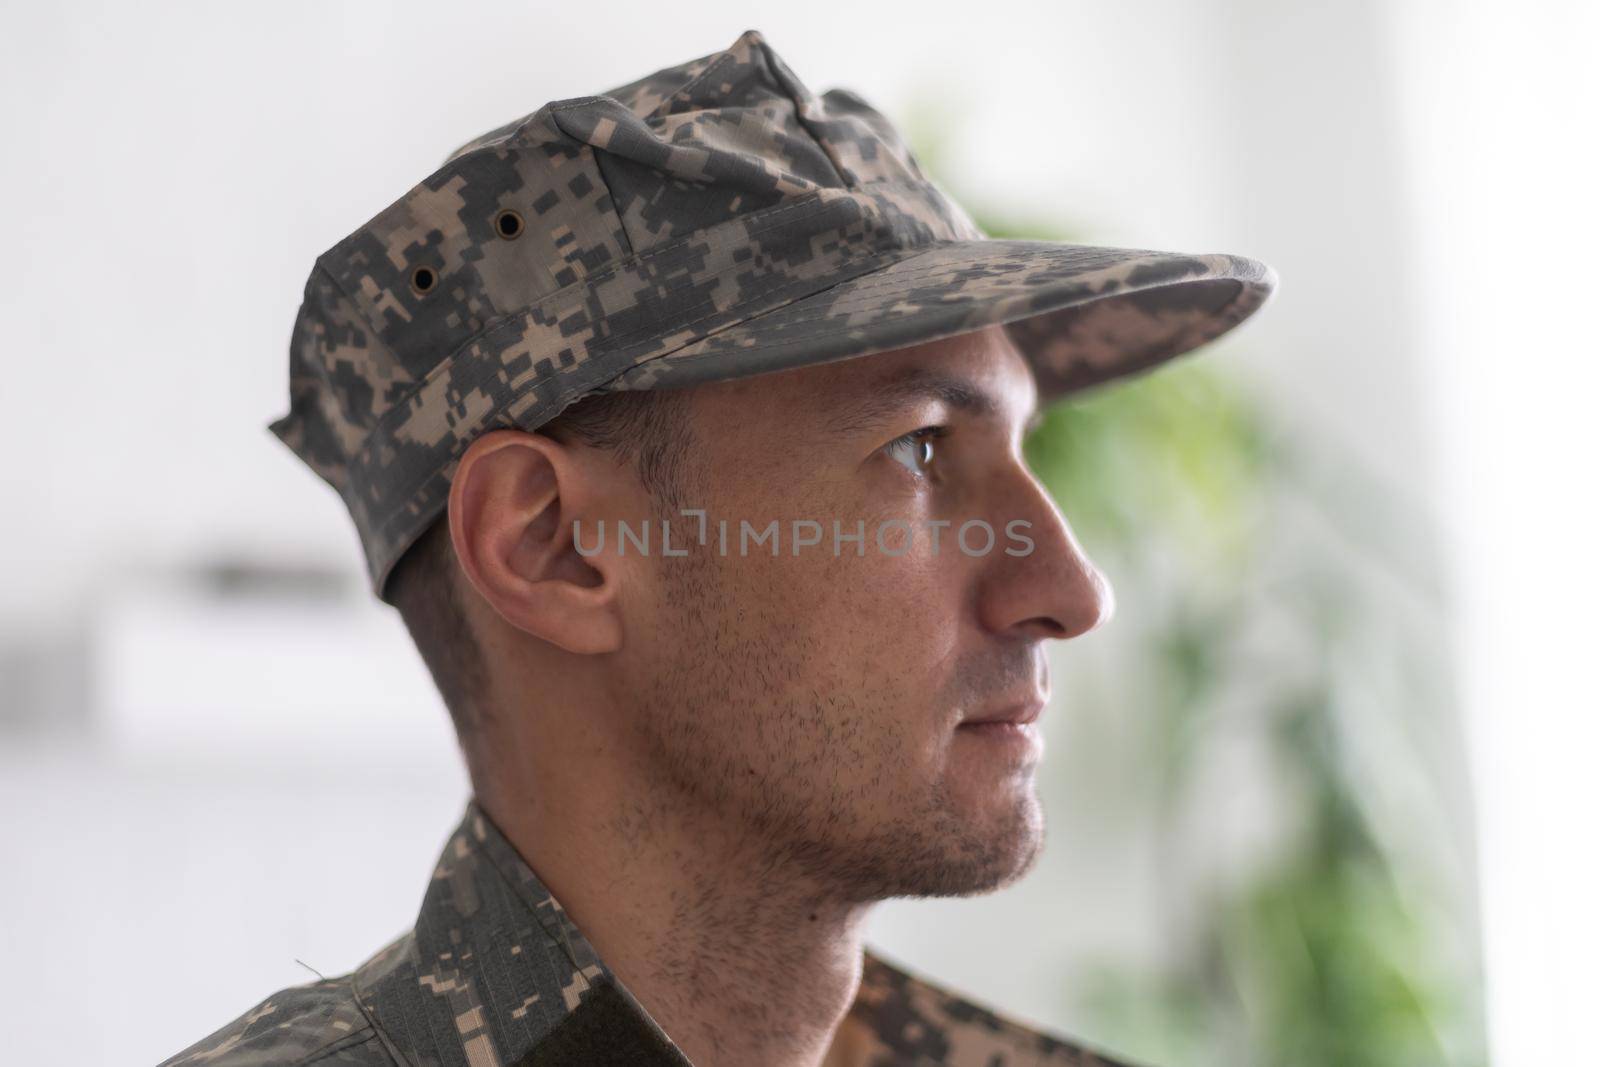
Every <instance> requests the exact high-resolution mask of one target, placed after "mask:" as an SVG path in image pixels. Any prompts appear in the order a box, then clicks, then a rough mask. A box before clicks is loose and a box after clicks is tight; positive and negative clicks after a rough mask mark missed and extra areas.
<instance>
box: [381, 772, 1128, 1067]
mask: <svg viewBox="0 0 1600 1067" xmlns="http://www.w3.org/2000/svg"><path fill="white" fill-rule="evenodd" d="M862 964H863V966H862V978H861V987H860V991H859V992H858V994H857V996H856V999H855V1002H854V1003H853V1004H852V1006H851V1008H850V1011H849V1013H848V1014H847V1016H846V1017H845V1019H844V1021H843V1022H842V1023H841V1024H840V1026H839V1028H838V1031H837V1032H836V1034H835V1037H834V1041H833V1044H832V1046H831V1047H830V1050H829V1053H828V1056H827V1058H826V1059H825V1060H824V1065H825V1067H867V1065H869V1064H870V1065H874V1067H876V1065H883V1064H902V1063H904V1064H911V1063H915V1064H922V1065H930V1067H931V1065H942V1067H966V1065H969V1064H970V1065H973V1067H978V1065H989V1064H1006V1065H1017V1067H1021V1065H1030V1067H1032V1065H1038V1067H1052V1065H1063V1067H1064V1065H1068V1064H1071V1065H1077V1067H1099V1065H1105V1067H1114V1065H1113V1064H1112V1062H1111V1061H1109V1060H1105V1059H1101V1058H1098V1057H1096V1056H1093V1055H1091V1054H1089V1053H1087V1052H1085V1051H1084V1050H1082V1049H1081V1048H1079V1047H1077V1046H1075V1045H1073V1044H1071V1043H1069V1042H1066V1041H1064V1040H1062V1039H1060V1038H1058V1037H1056V1036H1054V1035H1051V1034H1047V1033H1044V1032H1042V1031H1038V1030H1033V1029H1029V1028H1028V1027H1025V1026H1022V1025H1021V1024H1019V1023H1016V1022H1014V1021H1012V1020H1010V1019H1007V1018H1004V1017H1002V1016H999V1015H996V1014H994V1013H993V1012H990V1011H988V1010H987V1009H985V1008H982V1007H980V1006H978V1005H976V1004H974V1003H972V1002H970V1001H967V1000H965V999H963V998H961V997H959V996H956V995H955V994H953V993H951V992H949V991H947V990H944V989H942V988H940V987H938V986H936V985H934V984H933V983H931V982H928V981H925V980H923V979H920V978H917V977H914V976H912V975H911V974H910V973H909V972H907V971H905V970H903V969H901V968H899V967H896V966H893V965H891V964H889V963H888V962H887V961H886V960H884V959H883V958H882V957H881V956H879V955H878V954H877V953H875V952H874V951H872V950H870V949H867V950H864V952H863V961H862ZM353 987H354V992H355V996H356V999H357V1000H358V1001H359V1003H360V1004H361V1007H362V1008H363V1010H364V1011H365V1012H366V1013H367V1015H368V1016H369V1017H370V1018H371V1020H372V1023H373V1026H374V1028H375V1029H376V1030H377V1031H378V1034H379V1037H380V1039H381V1040H383V1041H384V1043H385V1044H386V1045H388V1047H389V1051H390V1053H391V1054H392V1055H394V1056H395V1057H396V1059H397V1060H399V1062H401V1063H403V1064H408V1065H412V1067H421V1065H424V1064H426V1065H428V1067H433V1065H438V1067H556V1065H566V1064H570V1065H576V1064H580V1063H582V1064H590V1063H613V1062H614V1063H628V1064H635V1065H638V1067H657V1065H660V1067H666V1065H671V1067H690V1065H689V1060H688V1059H687V1058H686V1057H685V1056H684V1054H683V1053H682V1051H681V1050H679V1049H678V1047H677V1046H676V1045H675V1044H673V1042H672V1040H671V1038H669V1037H668V1036H667V1034H666V1033H665V1032H664V1031H663V1030H662V1029H661V1027H660V1026H659V1025H658V1024H657V1023H656V1021H655V1020H654V1019H653V1018H651V1016H650V1013H649V1012H648V1011H646V1010H645V1008H644V1007H643V1006H642V1005H641V1004H639V1002H638V1001H637V1000H636V999H635V998H634V996H633V994H632V993H630V992H629V991H628V990H627V988H626V987H624V986H623V984H622V982H621V981H620V980H619V979H618V978H617V976H616V975H615V974H613V973H612V972H611V970H610V968H608V967H607V966H606V964H605V963H604V961H602V960H601V959H600V958H599V957H598V955H597V954H596V953H595V950H594V947H593V946H592V945H590V944H589V941H588V939H587V938H585V937H584V936H583V933H582V932H581V931H580V930H579V929H578V928H577V926H575V925H574V924H573V922H572V921H571V919H569V918H568V917H567V914H566V912H565V911H564V910H563V909H562V907H561V904H560V903H559V902H558V901H557V900H556V899H555V897H554V896H553V895H552V894H551V892H550V891H549V890H548V889H547V888H546V887H545V886H544V884H543V883H542V882H540V881H539V878H538V876H537V875H535V874H534V872H533V870H532V868H531V867H529V865H528V864H527V862H525V861H524V860H523V858H522V856H521V855H520V854H518V852H517V850H516V849H515V848H514V847H513V846H512V845H511V843H510V841H509V840H507V839H506V837H505V835H504V834H503V833H502V832H501V831H500V830H499V828H497V827H496V826H495V824H494V823H493V822H492V821H491V820H490V819H489V817H488V815H487V814H486V813H485V812H484V811H483V809H482V808H481V807H480V806H479V805H478V803H477V801H476V799H473V800H469V801H468V802H467V808H466V813H465V815H464V816H463V817H462V820H461V822H460V824H459V825H458V826H457V827H456V829H455V831H454V832H453V833H452V834H451V836H450V839H449V841H448V842H446V844H445V847H444V850H443V852H441V853H440V855H439V860H438V863H437V865H436V866H435V867H434V871H433V878H432V881H431V883H430V884H429V886H428V890H427V893H426V895H425V896H424V898H423V903H422V909H421V912H420V913H419V915H418V917H417V922H416V925H415V927H414V928H413V929H411V930H410V931H408V932H406V933H405V934H403V935H402V936H400V937H399V938H396V939H395V940H394V941H393V942H391V943H390V944H389V945H387V946H385V947H384V948H383V949H381V950H380V951H379V952H378V953H376V954H375V955H374V956H373V957H372V958H371V959H369V960H367V962H365V963H363V964H362V965H361V966H360V967H359V968H357V969H356V971H355V973H354V975H353Z"/></svg>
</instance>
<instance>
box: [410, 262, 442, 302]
mask: <svg viewBox="0 0 1600 1067" xmlns="http://www.w3.org/2000/svg"><path fill="white" fill-rule="evenodd" d="M438 280H439V276H438V275H437V274H435V273H434V272H433V268H432V267H418V268H417V269H416V270H414V271H412V272H411V288H412V289H413V290H415V291H416V294H417V295H418V296H423V295H424V294H426V293H427V292H428V290H430V289H432V288H433V287H434V285H435V284H437V282H438Z"/></svg>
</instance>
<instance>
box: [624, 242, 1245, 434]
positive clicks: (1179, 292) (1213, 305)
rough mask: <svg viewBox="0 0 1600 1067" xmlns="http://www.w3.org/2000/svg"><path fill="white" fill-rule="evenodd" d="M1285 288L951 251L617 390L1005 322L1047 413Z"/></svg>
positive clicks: (1069, 260)
mask: <svg viewBox="0 0 1600 1067" xmlns="http://www.w3.org/2000/svg"><path fill="white" fill-rule="evenodd" d="M1276 286H1277V275H1276V273H1275V272H1274V271H1273V270H1272V268H1271V267H1269V266H1267V265H1266V264H1264V263H1260V262H1257V261H1255V260H1252V259H1246V258H1244V257H1242V256H1232V255H1220V254H1218V255H1185V254H1180V253H1172V252H1158V251H1151V250H1148V249H1127V248H1100V247H1094V246H1088V245H1070V244H1061V243H1056V242H1049V241H1011V240H982V241H961V242H951V243H946V244H939V245H936V246H934V247H932V248H929V249H926V250H924V251H921V252H916V253H912V254H909V255H907V256H906V257H904V258H901V259H898V260H896V261H895V262H893V263H890V264H889V265H887V266H884V267H881V268H878V269H877V270H874V271H871V272H869V273H866V274H862V275H859V276H857V277H854V278H851V279H849V280H847V281H843V282H840V283H839V284H837V285H834V286H831V287H829V288H827V289H824V290H822V291H820V292H816V293H812V294H811V295H809V296H805V297H802V298H800V299H798V300H795V301H793V302H792V303H789V304H786V305H784V306H782V307H780V308H776V309H774V310H772V311H769V312H766V313H765V314H762V315H758V316H755V317H753V318H749V319H746V320H744V321H742V322H739V323H736V324H734V325H731V326H728V327H726V328H724V329H721V330H718V331H717V332H716V333H713V334H710V335H708V336H706V337H703V338H701V339H699V340H697V341H695V342H693V343H691V344H689V345H687V346H685V347H683V348H680V349H678V350H676V351H674V352H672V353H669V354H667V355H663V356H660V357H657V358H654V359H650V360H647V361H645V362H643V363H640V364H638V365H637V366H635V367H633V368H631V369H629V370H628V371H626V372H625V373H623V374H622V375H620V376H619V377H618V378H616V379H613V380H612V381H611V382H609V383H607V385H606V386H604V387H603V388H604V389H605V390H607V391H610V390H630V389H655V388H673V387H678V386H685V385H692V384H696V383H699V382H705V381H714V380H718V379H724V378H739V377H745V376H748V375H753V374H765V373H769V372H772V371H778V370H785V369H787V368H790V367H798V366H804V365H807V364H812V363H823V362H829V361H832V360H838V359H849V358H853V357H857V356H864V355H869V354H872V353H877V352H887V351H892V350H894V349H899V348H904V347H907V346H910V345H914V344H919V343H922V342H925V341H934V340H938V339H940V338H943V337H950V336H954V335H956V334H961V333H967V332H970V331H972V330H977V329H981V328H983V327H985V326H992V325H996V324H1004V325H1006V326H1007V328H1008V330H1009V331H1010V333H1011V335H1012V337H1013V338H1014V339H1015V340H1016V342H1017V345H1018V347H1019V349H1020V350H1021V352H1022V354H1023V355H1024V356H1025V357H1026V358H1027V359H1028V360H1029V362H1030V364H1031V365H1032V367H1033V370H1034V375H1035V378H1036V379H1037V382H1038V388H1039V394H1040V401H1041V403H1043V402H1046V401H1048V400H1050V399H1053V398H1055V397H1058V396H1061V395H1063V394H1065V393H1067V392H1071V391H1075V390H1079V389H1083V388H1086V387H1088V386H1092V385H1096V384H1099V383H1101V382H1105V381H1109V380H1111V379H1114V378H1120V377H1123V376H1126V375H1129V374H1133V373H1136V372H1138V371H1142V370H1145V369H1148V368H1150V367H1154V366H1156V365H1157V364H1159V363H1162V362H1164V361H1166V360H1168V359H1171V358H1173V357H1174V356H1179V355H1182V354H1183V353H1185V352H1189V351H1191V350H1193V349H1195V348H1198V347H1199V346H1200V345H1203V344H1205V343H1206V342H1208V341H1211V340H1214V339H1215V338H1217V337H1219V336H1221V335H1222V334H1224V333H1226V332H1227V331H1228V330H1230V329H1232V328H1233V327H1234V326H1236V325H1237V324H1239V323H1240V322H1242V321H1244V320H1245V319H1246V318H1248V317H1249V316H1250V315H1251V314H1252V313H1253V312H1255V311H1256V310H1257V309H1258V308H1260V307H1261V306H1262V305H1263V304H1264V303H1265V302H1266V300H1267V299H1268V297H1270V296H1271V295H1272V293H1273V291H1274V290H1275V289H1276Z"/></svg>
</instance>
